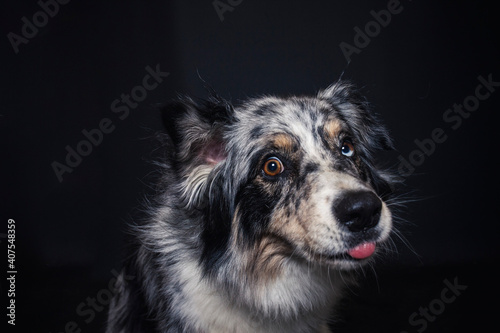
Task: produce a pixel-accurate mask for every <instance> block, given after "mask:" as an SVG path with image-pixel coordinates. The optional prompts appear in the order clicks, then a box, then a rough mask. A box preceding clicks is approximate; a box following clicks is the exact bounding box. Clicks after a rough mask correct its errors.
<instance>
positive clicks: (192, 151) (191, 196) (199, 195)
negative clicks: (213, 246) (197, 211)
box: [162, 95, 233, 208]
mask: <svg viewBox="0 0 500 333" xmlns="http://www.w3.org/2000/svg"><path fill="white" fill-rule="evenodd" d="M232 114H233V107H232V105H231V104H230V103H229V102H227V101H225V100H223V99H221V98H219V97H218V96H216V95H212V96H211V97H210V98H209V99H208V100H204V101H202V102H200V103H197V102H195V101H194V100H192V99H190V98H181V99H179V100H177V101H175V102H172V103H170V104H168V105H166V106H165V107H164V108H163V109H162V119H163V124H164V126H165V129H166V131H167V134H168V135H169V137H170V138H171V141H172V143H173V145H174V147H175V154H174V155H175V159H174V166H175V170H176V171H177V173H178V176H179V178H180V181H181V183H180V189H181V193H180V195H181V200H182V201H183V202H184V204H185V205H186V207H187V208H201V207H203V206H205V205H206V204H207V201H206V200H207V197H208V194H207V192H206V190H207V185H208V183H209V177H210V174H211V173H212V171H213V170H214V169H215V168H216V167H217V165H219V164H220V163H221V162H223V161H224V160H225V159H226V157H227V154H226V144H225V139H224V132H225V130H226V128H227V125H228V124H229V123H230V122H231V117H232Z"/></svg>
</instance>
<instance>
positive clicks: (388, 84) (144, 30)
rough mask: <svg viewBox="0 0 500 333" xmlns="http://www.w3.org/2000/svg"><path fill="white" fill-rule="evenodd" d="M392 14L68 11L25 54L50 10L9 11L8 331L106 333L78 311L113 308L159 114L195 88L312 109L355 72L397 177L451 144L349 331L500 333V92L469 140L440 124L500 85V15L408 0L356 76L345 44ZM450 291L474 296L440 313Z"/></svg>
mask: <svg viewBox="0 0 500 333" xmlns="http://www.w3.org/2000/svg"><path fill="white" fill-rule="evenodd" d="M42 2H44V0H42ZM222 2H224V3H227V2H226V1H222ZM233 3H238V1H233ZM387 5H388V1H366V0H365V1H310V2H306V1H284V0H281V1H249V0H244V1H242V2H241V4H239V5H237V6H234V7H233V10H232V11H227V12H225V13H224V14H223V21H222V20H221V19H220V17H219V16H218V14H217V12H216V10H215V8H214V6H213V3H212V1H180V0H178V1H157V2H154V1H151V2H147V3H146V2H139V1H127V2H125V1H105V2H101V1H78V0H73V1H70V2H69V3H68V4H64V5H59V11H58V13H57V14H55V15H54V17H50V18H49V19H48V21H47V22H46V24H44V25H43V26H41V27H39V28H38V32H37V34H36V35H35V36H34V37H32V38H29V39H28V42H27V43H26V44H20V45H19V52H18V53H17V54H16V53H15V52H14V48H13V47H12V45H11V43H10V41H9V39H8V34H9V33H10V32H13V33H15V34H18V35H22V32H21V30H22V27H23V24H24V22H23V21H22V18H23V17H26V18H27V19H28V20H29V21H30V22H33V15H34V14H36V13H37V12H39V11H40V10H41V7H40V5H39V4H37V2H36V1H14V0H10V1H6V2H4V3H3V4H2V9H1V10H0V13H1V14H0V15H1V28H2V30H1V32H2V34H3V35H4V37H2V42H1V43H0V45H1V51H2V53H1V55H2V58H1V60H2V62H1V64H2V65H1V67H2V70H1V78H2V80H1V81H0V82H1V87H0V88H1V89H0V96H1V104H0V105H1V109H0V110H1V111H0V126H1V128H0V131H1V136H2V137H1V138H0V139H1V141H0V148H1V151H0V152H1V158H2V160H1V163H0V164H1V169H0V170H1V172H2V177H1V183H0V188H1V192H0V193H1V195H2V197H1V203H0V204H1V206H0V207H1V211H0V213H1V221H2V222H1V226H2V228H1V229H0V233H2V235H0V236H2V238H0V240H1V242H2V243H1V244H2V246H1V248H2V250H1V253H4V254H5V256H4V258H5V259H4V261H3V262H4V264H2V266H1V267H2V269H1V271H2V272H6V271H7V250H6V244H7V243H6V238H5V234H6V233H7V221H8V219H14V220H15V222H16V268H17V271H18V274H17V279H16V326H15V328H14V330H13V331H19V332H21V331H24V332H26V331H27V329H29V330H31V331H35V330H36V331H37V332H64V331H65V329H66V331H75V332H78V330H81V332H100V331H102V330H103V327H104V321H105V310H103V308H101V307H100V306H99V304H97V305H96V308H95V311H94V313H95V315H96V316H95V318H91V315H90V313H89V312H86V314H85V315H81V313H80V314H79V313H77V309H78V307H79V306H80V305H81V304H82V303H83V306H84V307H83V308H82V309H90V306H88V305H86V304H89V303H88V302H91V299H92V298H96V297H97V296H100V297H101V300H103V299H104V298H103V297H105V294H106V289H107V288H108V287H107V286H108V283H109V281H110V279H111V278H112V277H113V270H118V269H119V268H120V261H121V260H122V259H123V255H122V249H123V246H124V244H123V231H124V227H125V225H126V223H127V221H130V219H131V217H133V216H134V214H135V213H134V211H135V210H136V209H137V207H138V206H139V203H140V201H141V200H142V198H143V196H144V195H147V193H149V192H150V188H149V187H148V181H149V180H150V177H149V175H150V174H151V172H153V171H154V169H155V168H154V166H153V165H152V164H151V163H150V161H151V160H152V159H154V153H153V152H152V150H153V147H154V143H153V141H152V140H151V139H150V138H149V137H150V136H151V134H152V133H154V132H155V131H158V130H161V124H160V117H159V114H158V113H157V111H156V109H155V105H157V104H158V103H163V102H166V101H168V100H169V99H171V98H173V97H175V96H176V95H177V94H178V93H187V94H191V95H195V96H199V97H205V96H206V92H205V90H204V88H203V81H202V80H200V77H201V78H202V79H203V80H205V81H206V82H208V83H209V84H210V85H211V86H213V87H214V88H215V89H216V90H217V91H218V92H219V93H220V94H221V95H222V96H224V97H226V98H228V99H231V100H232V101H233V102H234V103H235V104H237V103H238V100H241V99H243V98H245V97H248V96H255V95H259V94H290V93H293V94H314V93H316V92H317V91H318V90H319V89H321V88H324V87H326V86H327V85H329V84H330V83H332V82H334V81H336V80H337V79H338V78H339V77H340V76H341V74H342V73H344V74H343V78H345V79H350V80H352V81H354V82H355V83H356V84H357V85H358V86H359V87H361V88H362V92H363V93H364V94H365V95H366V96H367V98H368V100H369V101H370V102H371V103H372V105H373V107H374V109H375V110H376V111H377V112H378V113H379V114H380V115H381V116H382V118H383V119H384V121H385V123H386V124H387V126H388V128H389V130H390V132H391V135H392V137H393V138H394V140H395V143H396V148H397V152H394V153H392V154H386V155H384V156H383V162H385V164H386V165H388V166H393V167H395V168H397V167H398V166H399V160H398V156H402V157H404V158H405V159H408V158H409V155H410V154H411V153H412V152H413V151H414V150H415V149H417V146H416V144H415V142H414V141H415V140H424V139H428V138H430V137H431V133H432V131H433V130H434V129H435V128H442V129H443V130H444V132H445V134H446V136H447V140H446V141H445V142H443V143H439V144H436V145H435V148H434V152H433V153H432V154H429V155H430V156H426V155H422V154H418V153H417V154H416V155H414V156H417V155H418V156H420V157H421V159H422V164H421V165H419V166H418V167H416V169H415V171H414V172H413V174H412V175H411V176H409V177H406V183H405V186H404V187H403V189H402V193H405V194H404V197H405V198H406V199H407V200H410V201H411V202H408V203H407V205H406V206H407V208H405V209H404V210H403V211H401V212H400V213H399V215H398V216H399V217H400V219H401V220H404V221H406V222H404V223H400V224H399V227H398V229H399V230H400V231H401V233H402V234H403V235H404V236H405V239H406V240H405V241H404V242H403V241H400V240H399V239H398V237H394V239H395V242H396V243H397V245H398V250H399V251H398V252H399V253H398V254H394V255H392V256H389V257H387V258H386V259H384V260H381V261H380V262H379V263H378V266H377V268H376V269H375V272H376V273H374V272H373V271H372V270H371V269H366V270H365V275H366V277H365V278H364V280H365V281H364V282H363V283H362V284H361V286H360V287H356V288H352V289H351V290H350V291H349V292H348V298H347V299H346V300H345V301H343V303H342V304H341V305H342V306H341V313H340V314H339V321H338V322H337V324H336V325H335V327H336V328H337V331H336V332H402V331H408V332H417V330H418V329H420V331H426V332H459V331H464V332H466V331H472V329H474V330H477V331H481V330H482V329H484V328H486V327H489V325H490V324H493V327H496V326H497V324H496V318H495V316H494V313H495V312H497V311H498V305H497V299H498V296H499V295H498V283H497V280H498V278H497V276H498V275H497V274H496V267H495V266H496V265H497V263H498V261H499V260H498V259H499V258H500V247H499V246H498V238H499V230H500V228H499V227H498V224H499V222H500V221H499V218H498V212H499V209H498V207H499V204H498V185H499V184H498V183H499V182H498V163H497V160H498V158H497V157H496V156H495V155H498V153H499V149H498V145H497V143H498V140H497V136H498V130H497V129H498V123H499V120H500V119H499V116H498V111H499V101H500V91H495V92H493V93H491V95H490V96H489V98H487V99H486V100H484V101H481V102H480V105H479V108H478V109H477V111H475V112H474V113H471V115H470V117H469V118H467V119H464V120H463V122H462V123H461V125H460V126H459V127H458V128H457V129H456V130H454V129H452V128H451V126H450V125H451V124H450V123H446V122H444V121H443V114H444V113H445V111H446V110H447V109H449V108H452V107H453V105H454V104H455V103H457V104H460V103H462V102H463V101H464V99H465V98H466V97H468V96H471V95H474V93H475V89H476V87H477V86H478V85H479V84H480V81H479V80H478V77H479V76H482V77H484V78H488V76H489V75H491V76H492V79H493V81H495V82H499V81H500V71H499V65H498V59H499V58H500V52H499V51H500V47H499V44H498V42H499V34H498V25H499V23H498V22H499V20H498V11H497V10H496V9H495V7H493V2H487V1H439V2H437V1H429V0H427V1H423V0H421V1H418V0H414V1H410V0H402V1H401V4H400V6H401V7H402V10H401V12H400V13H399V14H396V15H392V17H391V21H390V23H389V24H388V25H387V26H386V27H382V28H381V29H380V31H379V32H378V33H377V34H375V35H374V36H373V37H371V38H370V42H369V44H368V45H367V46H366V47H364V48H362V49H360V52H359V54H353V55H352V56H351V62H350V64H349V65H348V64H347V60H346V58H345V57H344V55H343V53H342V51H341V48H340V46H339V45H340V44H341V43H342V42H345V43H349V44H351V45H354V38H355V35H356V31H355V30H354V28H355V27H359V28H360V29H361V30H364V28H365V25H366V24H367V23H369V22H370V21H373V20H374V18H373V17H372V15H371V14H370V11H372V10H373V11H375V12H379V11H380V10H384V9H387ZM157 65H159V68H160V69H161V71H163V72H169V73H170V74H169V76H168V77H166V78H164V80H163V82H162V83H161V84H159V85H158V87H156V88H155V89H153V90H152V91H149V92H148V94H147V98H145V100H144V101H142V102H140V103H139V105H138V106H137V107H136V108H134V109H130V114H129V116H128V117H126V118H125V119H123V120H121V119H120V118H119V117H118V116H119V115H120V114H117V113H113V112H112V109H111V103H112V102H113V101H114V100H115V99H117V98H118V99H119V98H120V96H121V94H130V92H131V90H132V89H133V88H134V87H136V86H138V85H141V84H142V80H143V77H144V76H145V75H146V74H147V72H146V70H145V68H146V66H150V67H152V68H155V67H156V66H157ZM496 89H497V90H498V88H496ZM481 91H482V92H485V91H486V90H481ZM103 118H109V119H110V120H111V121H112V123H113V125H114V126H115V129H114V131H113V132H112V133H109V134H104V135H103V140H102V143H100V144H99V145H97V146H96V147H93V150H92V152H91V153H90V154H89V155H88V156H86V157H83V160H82V162H81V163H80V164H79V165H78V166H77V167H75V168H74V169H73V171H72V172H71V173H65V174H64V175H63V180H62V182H59V181H58V179H57V177H56V175H55V173H54V171H53V168H52V166H51V164H52V163H53V162H54V161H58V162H60V163H64V160H65V158H66V154H67V151H66V150H65V147H66V146H67V145H69V146H71V147H73V148H75V147H76V146H77V144H78V143H79V142H80V141H81V140H83V139H85V137H84V136H83V134H82V130H84V129H86V130H91V129H94V128H97V127H98V126H99V123H100V121H101V120H102V119H103ZM405 243H407V244H410V246H407V245H405ZM0 257H1V256H0ZM445 279H447V280H448V281H450V282H453V281H458V283H459V284H460V285H466V286H467V289H466V290H463V291H462V292H461V294H460V295H459V296H457V297H456V299H455V300H454V301H453V302H451V303H450V304H445V307H444V308H440V307H439V304H440V303H439V299H440V298H441V293H442V291H443V290H444V289H445V288H446V284H445V283H444V282H443V281H444V280H445ZM5 281H6V280H5V278H2V284H1V288H2V290H1V291H2V298H3V299H4V302H3V303H2V304H4V305H6V304H7V297H6V289H7V288H6V287H7V284H6V283H5ZM4 297H5V298H4ZM89 300H90V301H89ZM441 304H444V303H441ZM4 305H3V306H2V308H4V309H5V307H4ZM429 305H431V306H434V309H435V312H439V314H438V315H437V316H433V317H430V318H431V319H428V320H425V322H426V325H427V326H426V327H424V324H423V323H420V324H418V325H417V324H415V323H413V325H412V322H410V321H409V317H410V316H411V315H412V313H414V312H419V311H420V308H421V307H422V308H425V307H429ZM3 311H6V310H3ZM1 318H3V319H2V321H7V318H6V316H5V314H2V316H1ZM419 318H421V317H419ZM71 322H74V324H71ZM68 323H70V324H68ZM2 324H3V323H2ZM72 326H75V327H77V328H74V329H73V328H72ZM68 327H69V328H68ZM9 328H10V329H11V330H12V329H13V327H12V326H9Z"/></svg>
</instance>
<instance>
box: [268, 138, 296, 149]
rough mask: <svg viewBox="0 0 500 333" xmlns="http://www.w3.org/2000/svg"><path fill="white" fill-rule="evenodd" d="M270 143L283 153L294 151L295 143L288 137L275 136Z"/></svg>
mask: <svg viewBox="0 0 500 333" xmlns="http://www.w3.org/2000/svg"><path fill="white" fill-rule="evenodd" d="M271 142H272V143H273V144H274V146H276V148H278V149H280V150H282V151H284V152H288V153H293V151H294V146H295V141H294V140H293V138H292V137H291V136H290V135H287V134H276V135H274V136H273V137H272V139H271Z"/></svg>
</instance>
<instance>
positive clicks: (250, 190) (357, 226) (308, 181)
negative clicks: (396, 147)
mask: <svg viewBox="0 0 500 333" xmlns="http://www.w3.org/2000/svg"><path fill="white" fill-rule="evenodd" d="M164 119H165V124H166V125H167V129H168V130H169V133H170V135H171V137H172V138H173V141H174V143H175V146H176V147H177V160H176V170H177V173H178V176H179V178H180V179H181V180H180V189H181V193H180V195H181V196H182V198H183V202H184V204H185V208H186V209H187V210H190V211H195V212H197V213H196V214H198V215H197V216H198V217H199V218H200V220H201V225H202V230H201V232H202V238H203V246H204V251H203V260H204V261H205V263H206V266H207V267H214V266H217V263H218V262H219V263H220V262H221V261H224V260H226V259H227V258H228V253H238V255H239V257H240V258H242V260H244V261H245V262H246V264H247V266H248V269H249V270H250V271H251V272H255V271H259V272H260V273H261V274H262V273H263V272H267V273H266V274H271V275H272V274H277V273H278V272H279V270H280V269H281V268H282V267H283V263H284V262H286V261H287V260H295V259H297V260H298V261H303V262H304V263H306V264H308V265H310V264H311V263H315V264H320V265H323V266H329V267H338V268H343V269H347V268H353V267H357V266H359V265H360V264H362V263H363V262H366V261H367V260H368V259H369V258H371V257H372V255H373V253H374V252H375V251H376V250H377V247H378V246H379V245H380V244H381V243H383V242H384V241H385V240H386V239H387V238H388V235H389V233H390V231H391V227H392V222H391V212H390V210H389V209H388V207H387V205H386V203H385V202H384V198H385V197H386V195H388V194H389V192H390V179H389V178H388V177H386V176H384V174H383V173H381V172H379V171H378V170H377V169H376V168H375V166H374V165H373V157H372V153H373V152H374V151H375V150H377V149H387V148H391V147H392V144H391V141H390V139H389V137H388V135H387V132H386V131H385V129H384V128H383V127H382V126H381V125H380V124H379V122H378V121H377V119H376V118H375V117H374V116H373V115H372V114H371V113H370V112H369V111H368V109H367V107H366V103H365V102H364V101H363V99H361V97H360V96H358V94H357V93H356V92H355V91H354V90H353V89H352V87H351V86H350V85H348V84H341V83H337V84H335V85H333V86H331V87H329V88H327V89H326V90H324V91H321V92H320V93H319V94H318V95H317V96H314V97H289V98H275V97H263V98H259V99H253V100H250V101H248V102H246V103H245V104H243V105H242V106H241V107H239V108H236V109H233V107H232V106H231V105H229V104H228V103H227V102H224V101H221V100H219V101H215V100H212V102H209V103H206V104H205V105H202V106H200V105H197V104H195V103H194V102H193V101H191V100H185V101H184V102H182V103H180V104H177V105H175V106H173V107H170V108H168V109H166V111H165V118H164Z"/></svg>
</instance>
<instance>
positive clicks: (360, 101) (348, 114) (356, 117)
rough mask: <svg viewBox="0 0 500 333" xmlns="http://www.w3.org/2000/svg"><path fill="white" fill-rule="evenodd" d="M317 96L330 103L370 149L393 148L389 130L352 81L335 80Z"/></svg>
mask: <svg viewBox="0 0 500 333" xmlns="http://www.w3.org/2000/svg"><path fill="white" fill-rule="evenodd" d="M318 97H319V98H322V99H326V100H327V101H329V102H330V103H331V104H332V106H333V107H334V109H335V111H336V112H337V115H338V116H339V117H340V118H341V119H342V120H343V121H345V123H346V124H347V125H348V126H349V128H350V129H351V130H352V131H353V132H354V134H355V135H356V137H357V138H358V139H360V140H361V141H362V143H363V144H364V145H365V146H366V147H367V148H368V149H369V150H370V151H372V150H377V149H383V150H393V149H394V145H393V143H392V140H391V138H390V136H389V132H388V131H387V129H386V128H385V126H383V125H382V123H381V122H380V120H379V119H378V116H377V115H376V114H375V113H374V112H372V111H371V110H370V107H369V103H368V102H367V101H366V99H365V98H364V97H363V96H362V95H361V94H360V92H359V91H358V90H357V89H356V88H355V86H354V85H353V84H352V83H350V82H345V81H344V82H341V81H339V82H336V83H334V84H332V85H331V86H329V87H328V88H326V89H324V90H322V91H320V92H319V93H318ZM368 153H369V152H368Z"/></svg>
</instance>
